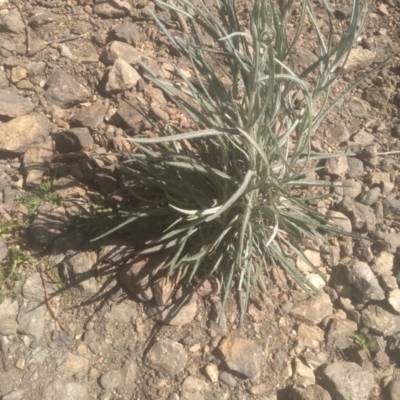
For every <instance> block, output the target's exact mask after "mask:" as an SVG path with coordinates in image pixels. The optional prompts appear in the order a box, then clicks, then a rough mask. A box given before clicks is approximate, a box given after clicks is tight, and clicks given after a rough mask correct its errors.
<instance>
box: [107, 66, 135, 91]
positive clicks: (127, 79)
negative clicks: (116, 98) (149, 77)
mask: <svg viewBox="0 0 400 400" xmlns="http://www.w3.org/2000/svg"><path fill="white" fill-rule="evenodd" d="M139 79H140V75H139V74H138V73H137V72H136V70H135V69H134V68H133V67H131V66H130V65H129V64H128V63H127V62H126V61H125V60H124V59H122V58H117V59H116V61H115V63H114V65H113V66H112V67H111V70H110V71H109V73H108V76H107V83H106V85H105V91H106V93H107V94H114V93H121V92H124V91H125V90H128V89H132V88H133V87H135V86H136V83H137V81H138V80H139Z"/></svg>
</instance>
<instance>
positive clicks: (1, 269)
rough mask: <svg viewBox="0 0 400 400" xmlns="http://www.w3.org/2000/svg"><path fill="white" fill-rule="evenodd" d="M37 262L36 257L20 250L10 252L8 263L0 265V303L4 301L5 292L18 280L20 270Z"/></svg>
mask: <svg viewBox="0 0 400 400" xmlns="http://www.w3.org/2000/svg"><path fill="white" fill-rule="evenodd" d="M35 262H36V258H35V257H33V256H31V255H28V254H25V253H23V252H22V251H21V250H19V249H10V250H9V253H8V257H7V259H6V261H5V262H3V264H1V265H0V302H2V301H3V297H4V294H5V291H6V290H7V289H8V290H10V289H12V287H13V283H14V282H15V281H16V280H17V279H18V268H19V267H21V266H24V267H25V266H27V265H30V264H33V263H35Z"/></svg>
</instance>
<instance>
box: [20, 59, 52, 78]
mask: <svg viewBox="0 0 400 400" xmlns="http://www.w3.org/2000/svg"><path fill="white" fill-rule="evenodd" d="M46 65H47V64H46V63H45V62H44V61H31V62H29V63H28V64H26V65H25V68H26V69H27V71H28V76H29V77H34V76H37V75H41V74H43V73H44V70H45V69H46Z"/></svg>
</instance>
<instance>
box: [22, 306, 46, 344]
mask: <svg viewBox="0 0 400 400" xmlns="http://www.w3.org/2000/svg"><path fill="white" fill-rule="evenodd" d="M46 311H47V310H46V306H45V305H44V304H43V303H35V302H30V303H27V304H23V305H22V306H21V308H20V310H19V314H18V332H19V333H23V334H24V335H29V336H32V337H33V338H34V339H35V340H37V341H39V342H40V340H41V338H42V337H43V334H44V325H45V316H46Z"/></svg>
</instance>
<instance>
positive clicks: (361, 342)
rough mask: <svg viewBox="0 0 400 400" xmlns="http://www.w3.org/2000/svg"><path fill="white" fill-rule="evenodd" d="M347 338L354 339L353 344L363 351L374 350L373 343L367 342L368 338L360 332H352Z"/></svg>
mask: <svg viewBox="0 0 400 400" xmlns="http://www.w3.org/2000/svg"><path fill="white" fill-rule="evenodd" d="M349 338H351V339H354V342H355V343H356V344H357V345H358V346H359V347H360V348H361V349H362V350H365V351H369V350H372V349H373V348H374V343H373V342H371V340H369V338H368V336H367V335H365V334H364V333H360V332H352V333H350V335H349Z"/></svg>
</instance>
